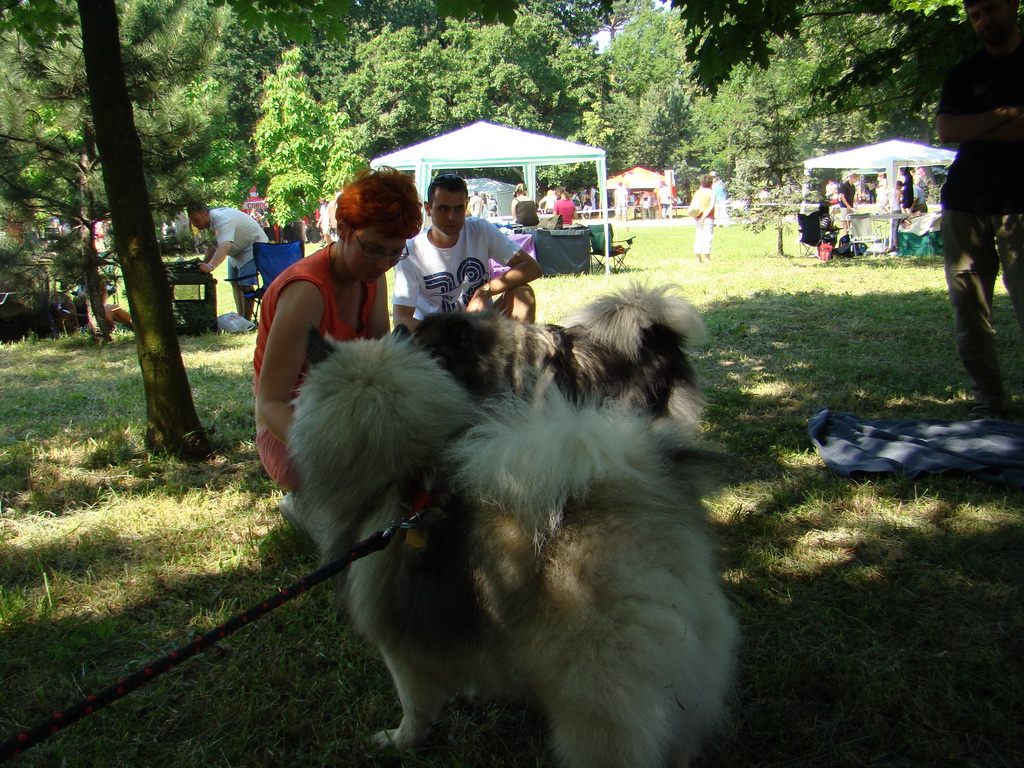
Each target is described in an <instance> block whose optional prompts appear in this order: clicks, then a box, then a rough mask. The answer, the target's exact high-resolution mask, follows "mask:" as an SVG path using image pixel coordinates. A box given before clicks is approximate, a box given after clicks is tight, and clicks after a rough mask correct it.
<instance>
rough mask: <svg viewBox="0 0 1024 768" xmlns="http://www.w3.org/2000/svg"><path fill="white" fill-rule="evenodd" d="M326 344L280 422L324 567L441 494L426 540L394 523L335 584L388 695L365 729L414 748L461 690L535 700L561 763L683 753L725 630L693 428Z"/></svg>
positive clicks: (720, 670) (397, 356)
mask: <svg viewBox="0 0 1024 768" xmlns="http://www.w3.org/2000/svg"><path fill="white" fill-rule="evenodd" d="M330 346H331V347H333V351H330V354H329V355H327V356H326V359H324V360H323V362H320V363H319V364H317V365H316V366H315V367H313V368H312V370H311V371H310V373H309V375H308V378H307V380H306V383H305V384H304V385H303V387H302V390H301V393H300V395H299V398H298V401H297V405H296V413H295V421H294V425H293V428H292V430H291V432H290V434H289V446H290V447H291V450H292V456H293V459H294V462H295V465H296V468H297V470H298V473H299V476H300V489H299V491H297V492H296V494H295V502H296V505H295V506H296V515H297V516H298V517H299V518H300V520H301V522H302V524H303V527H304V528H306V529H307V530H308V531H309V532H310V533H311V535H312V536H313V538H314V539H315V540H316V543H317V545H318V547H319V549H320V554H321V556H322V558H323V560H324V561H325V562H326V561H330V560H333V559H334V558H336V557H339V556H342V555H343V554H344V553H345V552H346V551H347V549H348V548H349V546H350V545H351V544H352V543H353V542H355V541H357V540H360V539H362V538H365V537H366V536H368V535H369V534H371V533H372V532H374V531H377V530H380V529H383V528H386V527H387V526H388V525H389V523H390V522H391V521H392V520H394V519H396V518H400V517H402V516H404V515H406V514H408V511H409V501H410V498H411V496H412V495H413V494H414V493H415V489H416V488H417V486H419V485H420V484H423V485H424V486H425V487H426V488H427V489H428V490H429V491H430V492H431V493H432V494H433V496H434V502H433V503H432V504H431V506H430V508H429V509H428V511H427V512H426V514H425V516H424V519H423V524H422V528H421V533H422V535H423V536H425V538H426V544H425V546H422V547H417V546H414V544H415V543H416V542H415V541H413V539H412V538H411V537H410V538H407V535H406V534H405V533H404V532H402V533H399V534H397V535H396V537H395V540H394V542H393V543H392V544H391V545H390V546H389V547H388V548H387V549H385V550H383V551H382V552H378V553H376V554H373V555H370V556H369V557H366V558H364V559H361V560H359V561H357V562H356V563H354V564H353V565H352V566H351V567H350V568H349V569H348V571H347V573H346V576H345V578H344V579H339V581H338V582H337V588H338V599H339V605H340V606H341V607H343V608H344V609H345V610H346V611H347V612H348V614H349V615H350V616H351V619H352V621H353V623H354V625H355V627H356V628H357V629H358V630H359V632H360V633H361V634H362V635H364V636H365V637H366V638H367V639H368V640H369V641H370V642H371V643H373V644H374V645H375V646H376V647H377V648H379V649H380V651H381V653H382V654H383V656H384V659H385V661H386V663H387V666H388V669H389V670H390V671H391V674H392V677H393V678H394V682H395V686H396V688H397V689H398V695H399V698H400V700H401V702H402V709H403V719H402V723H401V725H400V726H399V727H398V728H397V729H395V730H389V731H383V732H381V733H380V734H378V735H377V737H376V741H377V743H378V744H379V745H381V746H386V745H388V744H394V745H395V746H396V747H398V748H399V749H405V748H409V747H412V746H415V745H416V744H418V743H420V742H421V741H422V740H423V739H424V738H425V737H426V735H427V732H428V729H429V727H430V725H431V723H432V722H433V721H434V720H435V718H436V717H437V716H438V714H439V712H440V710H441V708H442V706H443V704H444V703H445V700H446V698H447V697H448V696H449V695H451V694H453V693H456V692H459V691H462V690H472V691H473V692H475V693H477V694H484V695H506V696H513V697H518V698H522V699H525V700H527V701H529V702H532V703H533V704H534V705H536V706H537V707H538V708H539V709H540V710H541V711H542V712H543V713H544V714H545V716H546V717H547V720H548V721H549V723H550V729H551V735H552V742H553V747H554V750H555V751H556V753H557V754H558V756H559V758H560V761H561V763H562V764H563V765H565V766H570V767H571V768H595V766H605V767H607V768H613V767H617V766H620V767H621V768H638V766H644V767H645V768H658V767H661V768H669V767H670V766H671V767H680V766H685V765H687V764H688V762H689V760H690V758H691V757H692V756H693V755H694V754H695V752H696V750H697V749H698V746H699V744H700V742H701V740H702V739H703V738H704V737H705V736H707V735H708V734H709V732H711V731H712V730H713V729H714V728H715V726H716V725H717V724H719V722H720V721H721V720H722V718H723V717H724V714H725V707H726V698H727V694H728V691H729V689H730V685H731V679H732V674H733V666H734V656H735V646H736V641H737V629H736V624H735V622H734V619H733V617H732V615H731V613H730V610H729V607H728V604H727V602H726V599H725V597H724V595H723V591H722V587H721V585H720V579H719V575H718V573H717V571H716V566H715V562H714V557H713V552H712V545H711V543H710V540H709V537H708V534H707V532H706V530H705V523H704V516H705V512H704V508H703V505H702V503H701V500H700V498H701V495H702V494H703V493H704V492H705V491H706V490H707V488H706V482H707V481H706V480H705V478H706V477H708V475H709V474H710V470H709V462H710V460H709V458H708V457H707V456H706V455H704V454H703V453H701V452H700V451H698V450H695V449H694V448H692V447H691V445H690V443H689V438H688V435H687V434H686V430H684V429H682V428H681V427H679V426H678V425H676V424H675V423H673V422H671V421H669V420H662V421H661V422H659V423H658V424H656V425H655V426H654V427H652V425H651V420H650V418H649V417H647V416H642V415H639V414H635V413H629V412H626V411H625V410H624V409H611V408H599V407H594V406H584V407H577V406H574V405H571V404H569V403H568V402H567V401H566V400H565V399H564V397H563V396H562V395H561V394H560V393H558V391H557V390H556V389H554V388H552V387H549V388H548V389H549V391H548V392H546V393H541V394H539V395H537V396H536V397H534V398H521V397H509V398H508V399H507V401H503V402H501V403H500V404H498V405H497V407H496V406H495V404H494V403H487V404H485V403H483V402H481V400H480V399H479V398H477V397H475V396H473V395H471V394H470V393H468V392H467V391H466V390H465V389H464V388H463V387H461V386H460V385H459V384H458V383H457V382H456V381H455V379H454V378H453V377H452V376H451V375H450V374H449V373H448V372H446V371H444V370H443V369H442V368H441V366H440V365H439V364H438V363H437V362H436V361H435V360H434V359H433V358H432V357H431V356H430V354H429V353H427V352H426V351H425V350H423V349H421V348H419V347H417V346H416V345H414V344H412V343H410V342H408V341H402V340H398V339H384V340H381V341H355V342H349V343H344V344H336V345H334V344H332V345H330ZM322 356H323V355H318V357H322Z"/></svg>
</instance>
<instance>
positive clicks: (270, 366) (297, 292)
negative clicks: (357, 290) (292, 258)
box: [256, 280, 324, 443]
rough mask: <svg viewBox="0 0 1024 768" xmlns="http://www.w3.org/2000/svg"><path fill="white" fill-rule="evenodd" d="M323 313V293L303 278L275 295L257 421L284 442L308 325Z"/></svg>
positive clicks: (301, 366) (261, 373) (303, 355)
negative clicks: (276, 297) (276, 296)
mask: <svg viewBox="0 0 1024 768" xmlns="http://www.w3.org/2000/svg"><path fill="white" fill-rule="evenodd" d="M323 314H324V299H323V296H321V295H320V291H319V289H318V288H317V287H316V286H315V285H313V284H312V283H310V282H308V281H306V280H299V281H296V282H294V283H292V284H291V285H289V286H287V287H286V288H285V289H284V290H282V291H281V293H280V295H279V296H278V299H277V309H276V311H275V312H274V323H273V325H271V327H270V334H269V335H268V336H267V348H266V349H265V350H264V352H263V365H262V367H261V368H260V380H259V388H258V392H257V394H256V425H257V426H264V427H266V428H267V429H268V430H270V434H272V435H273V436H274V437H276V438H277V439H278V440H280V441H281V442H282V443H287V440H288V429H289V428H290V427H291V425H292V404H291V403H292V397H293V395H294V389H295V381H296V380H297V379H298V378H299V375H300V374H301V373H302V368H303V366H304V365H305V364H306V331H307V329H308V328H309V326H311V325H312V326H313V327H314V328H319V327H320V321H321V319H322V318H323Z"/></svg>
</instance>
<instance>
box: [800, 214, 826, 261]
mask: <svg viewBox="0 0 1024 768" xmlns="http://www.w3.org/2000/svg"><path fill="white" fill-rule="evenodd" d="M796 223H797V226H798V227H800V245H801V246H802V248H801V252H802V253H803V255H804V256H810V257H813V258H818V251H819V248H820V247H821V244H822V243H823V242H824V238H822V236H821V215H820V214H819V213H818V212H817V211H814V212H812V213H798V214H797V215H796Z"/></svg>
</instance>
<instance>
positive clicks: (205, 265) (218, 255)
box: [188, 205, 269, 320]
mask: <svg viewBox="0 0 1024 768" xmlns="http://www.w3.org/2000/svg"><path fill="white" fill-rule="evenodd" d="M188 220H189V222H190V223H191V224H192V226H193V227H195V228H196V229H212V230H213V231H214V233H215V234H216V236H217V246H216V247H214V246H212V245H211V246H210V247H209V249H208V250H207V253H206V260H205V261H203V262H202V263H200V265H199V271H200V272H204V273H206V274H209V273H210V272H213V270H215V269H216V268H217V267H219V266H220V265H221V264H223V263H224V260H225V259H227V260H228V280H229V281H231V290H232V292H233V293H234V296H235V311H237V312H238V314H240V315H241V316H242V317H244V318H245V319H246V320H251V319H252V307H253V300H252V299H247V298H245V294H246V293H251V292H252V291H253V289H254V288H255V286H256V282H257V277H256V262H255V261H254V260H253V255H252V244H253V243H266V242H268V240H269V238H268V237H267V233H266V232H264V231H263V227H261V226H260V225H259V222H258V221H256V219H254V218H253V217H252V216H250V215H249V214H247V213H245V212H244V211H239V210H238V209H236V208H209V207H207V206H205V205H190V206H189V207H188Z"/></svg>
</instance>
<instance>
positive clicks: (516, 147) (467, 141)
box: [370, 120, 605, 170]
mask: <svg viewBox="0 0 1024 768" xmlns="http://www.w3.org/2000/svg"><path fill="white" fill-rule="evenodd" d="M604 156H605V151H604V150H603V149H597V148H595V147H588V146H586V145H584V144H574V143H573V142H571V141H565V140H564V139H556V138H554V137H553V136H543V135H541V134H539V133H529V132H528V131H520V130H517V129H515V128H506V127H505V126H502V125H494V124H493V123H487V122H484V121H483V120H481V121H479V122H476V123H473V124H472V125H467V126H466V127H465V128H459V129H458V130H457V131H452V132H451V133H446V134H444V135H443V136H437V137H436V138H433V139H428V140H427V141H424V142H421V143H419V144H415V145H413V146H411V147H406V148H405V149H399V150H398V151H396V152H392V153H391V154H388V155H383V156H381V157H378V158H375V159H374V160H372V161H371V162H370V165H372V166H374V167H376V166H378V165H390V166H391V167H393V168H400V169H403V170H415V169H416V167H417V166H418V165H419V164H421V163H424V164H427V165H430V166H432V167H434V168H499V167H505V166H517V165H522V164H523V162H524V161H527V160H528V161H530V162H532V163H533V164H534V165H564V164H566V163H582V162H588V161H589V162H593V161H594V160H597V159H598V158H604Z"/></svg>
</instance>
